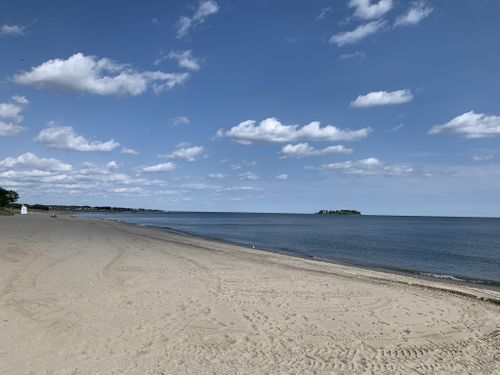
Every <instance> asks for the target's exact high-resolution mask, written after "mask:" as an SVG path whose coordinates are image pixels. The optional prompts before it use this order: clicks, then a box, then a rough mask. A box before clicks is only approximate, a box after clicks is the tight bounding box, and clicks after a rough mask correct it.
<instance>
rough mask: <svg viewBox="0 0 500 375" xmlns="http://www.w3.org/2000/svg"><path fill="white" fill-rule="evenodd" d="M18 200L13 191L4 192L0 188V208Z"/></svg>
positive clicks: (15, 192)
mask: <svg viewBox="0 0 500 375" xmlns="http://www.w3.org/2000/svg"><path fill="white" fill-rule="evenodd" d="M18 199H19V194H18V193H17V191H14V190H5V189H4V188H2V187H0V207H7V206H9V205H11V204H12V203H14V202H15V201H17V200H18Z"/></svg>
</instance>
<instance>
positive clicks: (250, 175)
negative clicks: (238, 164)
mask: <svg viewBox="0 0 500 375" xmlns="http://www.w3.org/2000/svg"><path fill="white" fill-rule="evenodd" d="M238 177H239V178H240V180H258V179H259V176H257V175H256V174H255V173H253V172H244V173H240V174H239V175H238Z"/></svg>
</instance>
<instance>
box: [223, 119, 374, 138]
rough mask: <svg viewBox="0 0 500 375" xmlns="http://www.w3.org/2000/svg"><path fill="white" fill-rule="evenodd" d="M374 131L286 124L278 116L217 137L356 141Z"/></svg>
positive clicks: (247, 124)
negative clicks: (300, 126)
mask: <svg viewBox="0 0 500 375" xmlns="http://www.w3.org/2000/svg"><path fill="white" fill-rule="evenodd" d="M371 131H372V129H371V128H363V129H359V130H349V129H345V130H344V129H339V128H337V127H335V126H333V125H327V126H325V127H323V128H322V127H320V123H319V122H317V121H314V122H311V123H309V124H308V125H305V126H303V127H302V128H299V127H298V125H284V124H282V123H281V122H279V121H278V120H277V119H276V118H274V117H271V118H267V119H265V120H263V121H261V122H260V123H259V124H258V125H257V123H256V122H255V121H253V120H248V121H244V122H241V123H240V124H238V125H236V126H234V127H232V128H231V129H229V130H226V131H225V130H223V129H219V130H218V131H217V135H216V136H217V137H219V138H229V139H231V140H233V141H235V142H237V143H240V144H244V145H250V144H253V143H256V142H276V143H280V142H296V141H301V140H309V141H340V140H344V141H355V140H358V139H361V138H365V137H367V136H368V134H370V132H371Z"/></svg>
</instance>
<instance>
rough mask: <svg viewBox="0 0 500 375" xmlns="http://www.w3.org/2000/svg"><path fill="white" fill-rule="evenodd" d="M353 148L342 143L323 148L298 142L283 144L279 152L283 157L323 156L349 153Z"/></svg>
mask: <svg viewBox="0 0 500 375" xmlns="http://www.w3.org/2000/svg"><path fill="white" fill-rule="evenodd" d="M351 152H352V149H350V148H347V147H344V146H342V145H338V146H328V147H325V148H322V149H315V148H314V147H312V146H310V145H309V144H308V143H297V144H295V145H292V144H288V145H286V146H283V148H282V149H281V151H280V152H279V156H280V157H281V158H297V159H300V158H305V157H308V156H321V155H328V154H349V153H351Z"/></svg>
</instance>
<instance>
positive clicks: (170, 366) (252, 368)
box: [0, 216, 500, 374]
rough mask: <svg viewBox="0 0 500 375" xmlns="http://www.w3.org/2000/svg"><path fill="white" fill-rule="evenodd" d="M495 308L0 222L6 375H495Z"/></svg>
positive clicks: (134, 241) (279, 259) (224, 250)
mask: <svg viewBox="0 0 500 375" xmlns="http://www.w3.org/2000/svg"><path fill="white" fill-rule="evenodd" d="M488 300H489V301H488ZM498 300H500V293H497V292H494V291H481V290H479V289H474V288H470V287H462V286H453V285H449V284H441V283H436V282H428V281H424V280H418V279H416V278H410V277H405V276H397V275H390V274H386V273H382V272H375V271H370V270H363V269H358V268H354V267H347V266H342V265H335V264H327V263H322V262H315V261H311V260H305V259H299V258H293V257H287V256H282V255H278V254H272V253H266V252H259V251H255V250H250V249H244V248H241V247H237V246H232V245H227V244H221V243H215V242H209V241H205V240H202V239H196V238H191V237H186V236H180V235H176V234H170V233H164V232H161V231H156V230H150V229H143V228H137V227H132V226H127V225H123V224H118V223H112V222H104V221H97V220H96V221H93V220H85V219H71V218H69V217H67V218H63V217H59V218H57V219H49V218H48V217H47V216H28V217H20V216H17V217H0V373H1V374H362V373H366V374H372V373H373V374H436V373H443V374H500V307H499V306H498V305H495V303H494V302H495V301H498Z"/></svg>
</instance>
